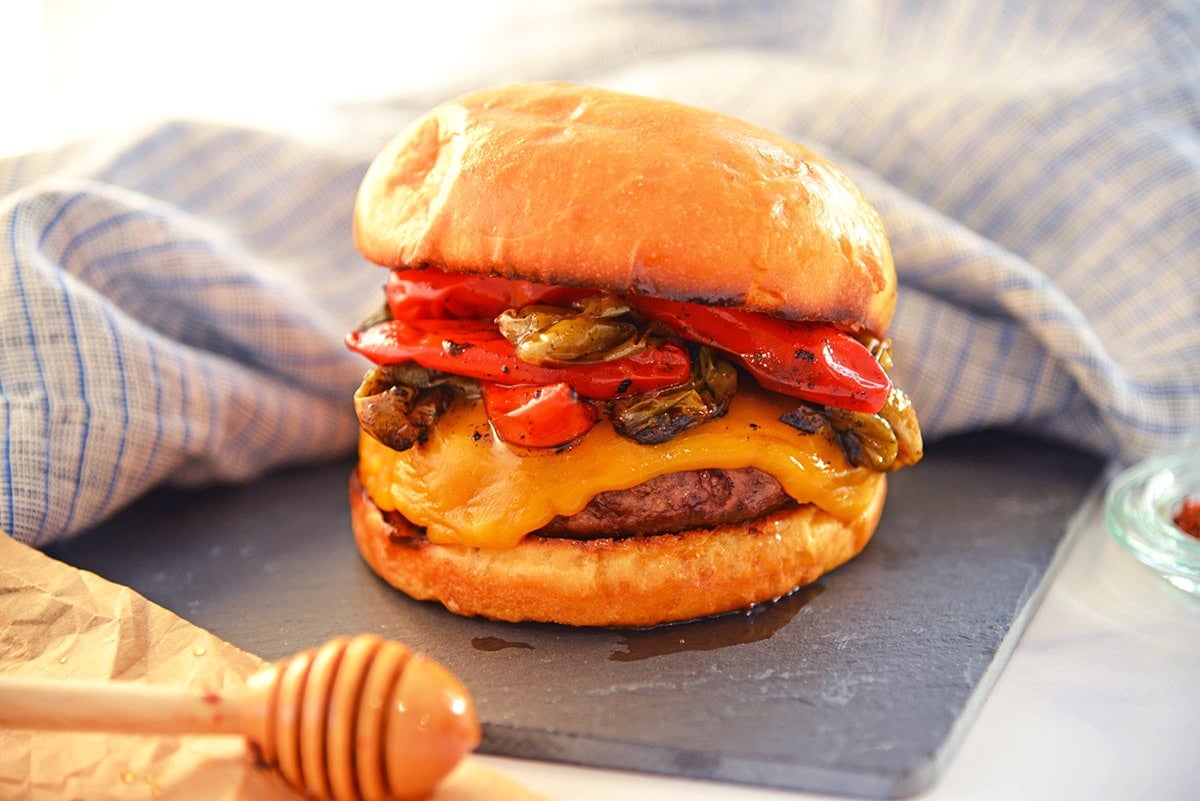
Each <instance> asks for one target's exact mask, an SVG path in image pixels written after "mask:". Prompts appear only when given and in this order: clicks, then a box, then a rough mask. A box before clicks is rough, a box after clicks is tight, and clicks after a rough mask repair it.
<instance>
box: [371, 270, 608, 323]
mask: <svg viewBox="0 0 1200 801" xmlns="http://www.w3.org/2000/svg"><path fill="white" fill-rule="evenodd" d="M385 294H386V296H387V303H388V308H389V309H390V310H391V312H392V316H393V317H395V318H397V319H400V320H424V319H435V318H437V319H445V318H457V319H486V320H494V319H495V318H496V315H498V314H500V313H501V312H503V311H505V310H507V309H519V308H521V307H523V306H529V305H532V304H535V303H537V304H547V305H551V306H569V305H571V303H572V302H573V301H575V300H578V299H579V298H582V297H585V296H587V295H589V294H595V293H594V291H593V290H581V289H572V288H570V287H561V286H551V285H550V284H535V283H531V282H529V281H514V280H509V279H507V278H494V277H490V276H483V275H464V274H461V273H444V272H442V271H441V270H433V269H429V270H392V271H391V272H390V273H389V274H388V282H387V288H386V290H385Z"/></svg>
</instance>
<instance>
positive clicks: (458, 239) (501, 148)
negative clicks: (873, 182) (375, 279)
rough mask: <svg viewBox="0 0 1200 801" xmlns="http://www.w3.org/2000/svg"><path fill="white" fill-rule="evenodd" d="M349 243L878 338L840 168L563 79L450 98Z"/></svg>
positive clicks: (395, 255)
mask: <svg viewBox="0 0 1200 801" xmlns="http://www.w3.org/2000/svg"><path fill="white" fill-rule="evenodd" d="M354 233H355V240H356V243H357V245H358V247H359V249H360V250H361V251H362V253H363V254H364V255H365V256H366V257H367V258H368V259H370V260H372V261H374V262H376V263H378V264H380V265H383V266H386V267H398V266H405V267H437V268H441V269H444V270H448V271H451V272H470V273H481V274H495V275H502V276H506V277H510V278H522V279H525V280H529V281H537V282H542V283H551V284H561V285H570V286H589V287H596V288H600V289H604V290H607V291H612V292H618V293H623V292H640V293H645V294H652V295H658V296H661V297H667V298H673V299H676V300H696V301H704V302H708V303H717V304H729V305H736V306H742V307H745V308H749V309H752V310H756V311H765V312H771V313H776V314H780V315H782V316H785V317H790V318H794V319H814V320H826V321H830V322H833V323H835V324H838V325H842V326H845V327H847V328H851V329H867V330H869V331H872V332H873V333H875V334H878V335H882V334H883V333H885V331H886V329H887V326H888V323H889V322H890V320H891V316H892V312H893V310H894V308H895V300H896V276H895V269H894V267H893V265H892V257H891V251H890V249H889V247H888V243H887V239H886V238H885V236H884V233H883V228H882V225H881V223H880V220H879V217H878V215H877V214H876V212H875V210H874V209H873V208H872V207H871V205H870V204H869V203H868V202H867V201H866V200H865V199H864V197H863V196H862V194H861V193H860V192H859V191H858V189H857V188H856V187H855V186H854V185H853V184H851V182H850V180H849V179H848V178H847V177H846V176H845V175H844V174H843V173H842V172H841V171H840V170H839V169H837V168H836V167H835V166H833V165H832V164H830V163H829V162H828V161H826V160H825V159H824V158H822V157H820V156H818V155H816V154H815V153H813V152H811V151H809V150H808V149H806V148H804V147H801V146H800V145H798V144H796V143H794V142H792V141H789V140H788V139H786V138H784V137H782V136H779V135H777V134H775V133H772V132H770V131H766V130H763V129H761V128H758V127H755V126H753V125H750V124H748V123H745V122H742V121H739V120H736V119H733V118H731V117H727V116H723V115H720V114H716V113H713V112H710V111H705V110H701V109H698V108H694V107H691V106H687V105H683V104H679V103H674V102H668V101H663V100H653V99H649V98H644V97H640V96H635V95H629V94H621V93H617V92H611V91H606V90H602V89H596V88H588V87H581V86H575V85H572V84H564V83H534V84H515V85H509V86H503V87H498V88H493V89H486V90H482V91H478V92H474V93H472V94H468V95H465V96H462V97H459V98H457V99H454V100H451V101H448V102H446V103H444V104H442V105H440V106H438V107H436V108H434V109H433V110H431V111H430V112H428V113H427V114H425V115H424V116H422V117H421V118H419V119H418V120H416V121H415V122H413V123H412V124H411V125H410V126H409V127H408V128H407V129H405V130H404V131H403V132H402V133H400V135H399V136H397V137H396V138H395V139H394V140H393V141H392V142H391V143H390V144H389V145H388V146H387V147H386V148H385V149H384V150H383V152H382V153H380V155H379V156H378V157H377V158H376V159H375V161H374V163H373V164H372V165H371V167H370V169H369V170H368V172H367V174H366V177H365V179H364V181H363V183H362V186H361V189H360V191H359V195H358V200H357V203H356V207H355V212H354Z"/></svg>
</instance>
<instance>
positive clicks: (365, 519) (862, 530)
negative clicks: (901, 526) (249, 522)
mask: <svg viewBox="0 0 1200 801" xmlns="http://www.w3.org/2000/svg"><path fill="white" fill-rule="evenodd" d="M870 480H874V481H876V482H877V483H876V489H875V494H874V497H873V499H872V501H871V503H870V505H869V506H868V508H867V510H866V512H865V513H864V514H863V515H862V516H861V517H860V518H858V519H857V520H855V521H854V522H853V523H850V524H847V523H844V522H842V521H840V520H838V519H836V518H834V517H833V516H831V515H829V514H828V513H826V512H824V511H822V510H821V509H818V508H817V507H815V506H813V505H811V504H803V505H800V506H796V507H792V508H788V509H785V510H782V511H778V512H775V513H773V514H770V515H767V516H765V517H762V518H759V519H757V520H752V521H750V522H747V523H737V524H729V525H723V526H718V527H716V528H712V529H694V530H691V531H684V532H680V533H676V534H655V535H650V536H634V537H624V538H621V539H597V540H571V539H560V538H554V537H537V536H528V537H526V538H525V539H523V540H522V541H521V542H520V543H519V544H517V546H516V547H514V548H510V549H506V550H487V549H482V548H473V547H466V546H459V545H438V544H435V543H431V542H429V540H427V539H426V538H425V536H424V534H423V533H422V531H421V529H419V528H418V527H416V526H413V525H411V524H409V523H408V522H407V521H405V520H403V518H401V517H400V516H399V515H391V516H389V518H386V519H385V518H384V516H383V514H382V513H381V512H380V510H379V507H377V506H376V505H375V503H374V502H373V501H372V500H371V498H370V496H369V495H368V494H367V492H366V490H365V489H363V486H362V484H361V482H360V481H359V478H358V472H357V471H355V473H354V474H353V475H352V476H351V479H350V510H351V518H352V521H353V526H354V538H355V541H356V542H357V543H358V549H359V551H360V552H361V554H362V556H363V558H364V559H365V560H366V562H367V564H368V565H370V566H371V569H373V570H374V571H375V572H376V573H378V574H379V575H380V576H381V577H382V578H383V579H384V580H385V581H387V582H388V583H389V584H391V585H392V586H394V587H396V588H397V589H399V590H401V591H403V592H404V593H406V594H408V595H410V596H412V597H413V598H416V599H418V600H432V601H439V602H441V603H442V604H443V605H445V607H446V608H447V609H449V610H450V611H451V612H454V613H455V614H459V615H467V616H476V615H477V616H481V617H487V618H492V619H495V620H506V621H512V622H519V621H527V620H529V621H540V622H547V623H564V624H568V625H573V626H613V627H630V628H632V627H645V626H653V625H656V624H659V623H669V622H675V621H682V620H691V619H693V618H699V617H708V616H710V615H716V614H721V613H723V612H732V611H735V610H742V609H748V608H750V607H751V606H753V605H755V604H758V603H763V602H766V601H771V600H774V599H776V598H779V597H781V596H783V595H786V594H788V593H789V592H791V591H792V590H794V589H795V588H797V587H800V586H802V585H804V584H808V583H810V582H812V581H815V580H816V579H817V578H818V577H819V576H821V575H822V574H824V573H827V572H828V571H830V570H832V569H834V568H835V567H837V566H838V565H841V564H843V563H845V562H847V561H849V560H850V559H852V558H853V557H855V556H856V555H858V553H859V552H860V551H862V549H863V547H864V546H866V544H867V541H868V540H870V538H871V535H872V534H873V533H874V531H875V527H876V526H877V525H878V523H879V516H880V514H881V513H882V511H883V502H884V497H885V496H886V494H887V482H886V478H885V476H884V475H883V474H882V473H878V474H873V475H872V476H871V478H870Z"/></svg>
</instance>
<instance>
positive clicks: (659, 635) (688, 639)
mask: <svg viewBox="0 0 1200 801" xmlns="http://www.w3.org/2000/svg"><path fill="white" fill-rule="evenodd" d="M823 591H824V587H822V586H821V585H820V584H810V585H808V586H806V587H801V588H799V589H798V590H795V591H793V592H791V593H789V594H787V595H785V596H783V597H782V598H780V599H779V600H777V601H774V602H772V603H767V604H760V605H758V606H755V607H754V608H753V609H750V610H749V611H745V612H730V613H728V614H724V615H717V616H715V617H708V618H703V619H701V620H692V621H687V622H685V623H669V624H666V625H662V626H653V627H651V628H645V629H629V630H621V631H620V632H619V633H620V635H621V643H620V645H621V646H623V647H624V649H625V650H622V651H614V652H613V653H611V654H609V656H608V658H609V659H610V660H611V661H614V662H634V661H637V660H639V659H649V658H651V657H655V656H665V655H667V654H677V653H681V652H683V651H712V650H715V649H717V648H725V647H727V646H730V645H744V644H746V643H752V642H758V641H759V640H765V639H767V638H768V637H770V636H771V635H772V634H774V633H775V632H777V631H779V629H781V628H783V627H784V626H785V625H787V624H788V622H789V621H790V620H791V619H792V618H793V617H795V616H796V613H797V612H799V611H800V610H801V609H802V608H804V606H805V605H806V604H808V603H809V602H810V601H812V600H813V599H815V598H816V597H817V596H819V595H820V594H821V593H822V592H823ZM471 647H473V648H474V649H475V650H477V651H489V652H491V651H502V650H504V649H507V648H519V649H527V650H533V646H532V645H531V644H529V643H527V642H520V641H513V640H505V639H503V638H501V637H473V638H471Z"/></svg>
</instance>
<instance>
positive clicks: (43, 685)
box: [0, 676, 240, 734]
mask: <svg viewBox="0 0 1200 801" xmlns="http://www.w3.org/2000/svg"><path fill="white" fill-rule="evenodd" d="M239 726H240V714H239V704H238V699H237V698H229V697H227V696H226V695H224V694H221V693H216V692H207V693H198V692H192V691H188V690H185V689H180V688H176V687H161V686H154V685H148V684H135V683H132V682H116V681H114V682H101V681H71V680H56V679H40V678H16V677H11V676H8V677H6V676H0V728H11V729H53V730H66V731H103V732H114V733H127V734H219V733H229V734H236V733H239V732H240V729H239Z"/></svg>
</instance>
